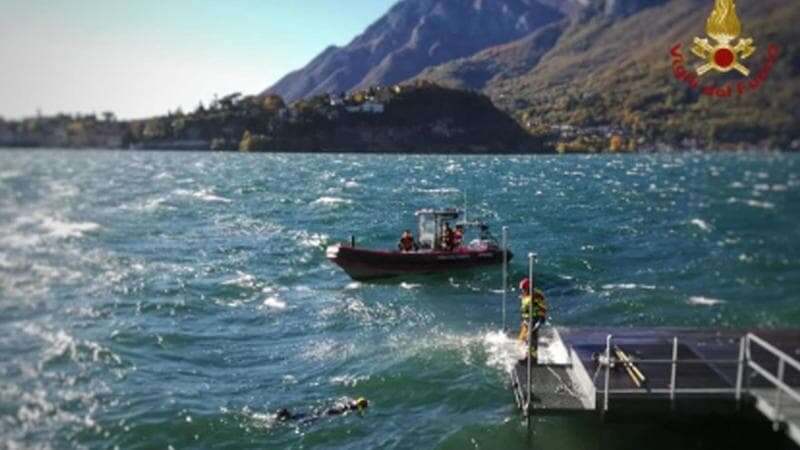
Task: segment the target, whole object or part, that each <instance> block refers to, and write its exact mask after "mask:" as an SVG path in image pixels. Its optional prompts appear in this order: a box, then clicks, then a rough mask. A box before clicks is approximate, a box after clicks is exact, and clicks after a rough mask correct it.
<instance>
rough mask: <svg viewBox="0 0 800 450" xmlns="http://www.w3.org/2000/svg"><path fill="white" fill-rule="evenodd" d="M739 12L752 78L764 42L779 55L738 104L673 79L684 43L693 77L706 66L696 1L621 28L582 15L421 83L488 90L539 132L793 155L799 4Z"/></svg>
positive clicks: (731, 78) (766, 3)
mask: <svg viewBox="0 0 800 450" xmlns="http://www.w3.org/2000/svg"><path fill="white" fill-rule="evenodd" d="M738 3H739V5H738V11H739V16H740V18H741V20H742V23H743V37H753V38H754V39H755V45H756V46H757V47H758V50H757V52H756V53H755V54H754V55H753V56H752V57H751V58H750V59H748V60H747V61H746V62H745V63H746V65H747V66H748V67H749V68H750V69H751V72H752V73H751V77H752V76H754V75H755V73H756V72H758V70H759V69H760V68H761V67H762V66H763V65H764V61H765V58H766V56H767V45H768V43H775V44H777V45H778V46H779V47H780V50H781V54H780V57H779V59H778V61H777V63H776V64H775V66H774V67H773V69H772V72H771V73H770V76H769V79H768V80H767V81H766V83H764V85H763V86H762V87H761V89H759V90H758V91H756V92H747V93H746V94H745V95H743V96H741V97H740V96H737V95H736V94H735V93H734V95H733V96H731V97H730V98H722V99H721V98H711V97H708V96H705V95H701V94H700V92H698V91H693V90H692V89H691V88H690V87H688V86H687V85H685V84H683V83H681V82H679V81H678V80H676V79H675V78H674V76H673V74H672V67H671V64H672V60H671V56H670V54H669V51H670V49H671V48H672V47H673V46H674V45H675V44H677V43H682V44H683V53H684V56H685V57H686V66H687V67H693V66H694V64H695V63H696V62H697V61H698V60H697V59H696V58H695V57H694V56H693V55H691V54H690V51H689V45H690V44H691V42H692V39H693V38H694V37H695V36H700V37H702V36H704V35H705V31H704V30H705V21H706V18H707V17H708V15H709V12H710V9H711V6H712V3H711V2H709V1H699V0H672V1H668V2H666V3H665V4H663V5H660V6H655V7H650V8H646V9H643V10H641V11H639V12H637V13H635V14H633V15H631V16H628V17H622V18H619V17H608V16H604V15H602V14H598V13H597V12H596V11H591V10H585V11H583V12H582V13H581V14H580V15H579V16H576V17H573V18H571V19H569V20H568V21H567V22H566V23H564V22H562V23H558V24H554V25H551V26H549V27H547V28H546V29H543V30H540V31H539V32H537V33H534V34H532V35H531V36H528V37H526V38H524V39H520V40H518V41H515V42H513V43H511V44H506V45H504V46H502V47H496V48H492V49H488V50H484V51H482V52H480V53H478V54H476V55H474V56H472V57H470V58H464V59H460V60H455V61H451V62H449V63H447V64H445V65H442V66H438V67H435V68H431V69H428V70H426V71H425V72H423V73H422V74H421V75H420V78H424V79H427V80H431V81H435V82H438V83H442V84H445V85H452V86H457V87H469V88H473V89H480V90H483V91H484V92H485V93H487V94H488V95H490V97H491V98H492V99H493V100H494V102H495V103H496V104H498V105H499V106H500V107H501V108H503V109H505V110H507V111H509V112H512V113H513V114H515V116H516V117H517V118H518V119H519V120H520V121H522V122H523V123H524V124H525V125H526V126H528V127H529V128H530V129H531V130H532V131H534V132H537V133H543V134H547V133H553V129H554V127H560V128H564V127H563V126H564V125H568V126H572V127H574V128H575V129H583V128H586V129H593V128H600V129H609V127H610V129H619V130H621V131H620V132H621V133H623V134H625V135H626V137H628V138H630V139H632V140H635V141H637V142H639V143H641V144H645V145H655V144H657V143H659V142H663V143H666V144H671V145H675V143H681V142H685V143H686V144H687V145H696V146H699V147H715V148H716V147H725V146H726V145H731V144H736V145H740V144H744V145H746V146H747V145H750V146H754V145H756V146H759V147H777V148H790V147H791V146H792V143H793V141H794V144H795V145H797V142H796V140H797V139H798V137H800V132H798V130H797V124H798V123H800V104H798V102H797V99H798V98H800V44H798V43H799V42H800V27H798V23H800V2H797V1H787V0H759V1H758V2H754V1H748V2H744V1H739V2H738ZM742 79H743V78H742V76H741V75H738V74H735V75H733V74H724V75H723V74H713V73H712V74H707V75H706V76H705V77H703V78H702V79H701V82H702V84H703V85H705V84H714V85H717V86H721V85H724V84H726V83H731V82H734V83H735V82H736V81H740V80H742ZM604 127H605V128H604ZM566 128H569V127H566ZM571 138H572V137H571V136H569V135H568V136H560V135H559V132H556V133H555V136H554V139H556V140H558V139H562V140H563V139H571Z"/></svg>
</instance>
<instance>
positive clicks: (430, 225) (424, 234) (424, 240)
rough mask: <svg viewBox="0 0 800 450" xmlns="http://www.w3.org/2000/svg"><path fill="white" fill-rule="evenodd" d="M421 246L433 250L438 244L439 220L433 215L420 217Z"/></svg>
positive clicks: (421, 215)
mask: <svg viewBox="0 0 800 450" xmlns="http://www.w3.org/2000/svg"><path fill="white" fill-rule="evenodd" d="M418 220H419V238H418V240H419V244H420V246H421V247H422V248H433V247H434V245H433V244H434V242H436V230H437V224H436V222H437V220H436V218H435V216H434V215H433V214H420V215H419V219H418Z"/></svg>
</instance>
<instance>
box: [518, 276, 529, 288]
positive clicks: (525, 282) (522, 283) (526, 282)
mask: <svg viewBox="0 0 800 450" xmlns="http://www.w3.org/2000/svg"><path fill="white" fill-rule="evenodd" d="M519 289H520V290H522V291H530V290H531V280H530V279H528V278H523V279H522V281H520V282H519Z"/></svg>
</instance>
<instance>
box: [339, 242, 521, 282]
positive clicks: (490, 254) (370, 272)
mask: <svg viewBox="0 0 800 450" xmlns="http://www.w3.org/2000/svg"><path fill="white" fill-rule="evenodd" d="M327 256H328V259H330V260H331V261H332V262H333V263H334V264H336V265H337V266H339V267H341V268H342V269H344V271H345V272H347V274H348V275H350V277H351V278H353V279H354V280H369V279H375V278H389V277H396V276H401V275H418V274H431V273H442V272H449V271H452V270H463V269H472V268H475V267H483V266H491V265H496V264H502V263H503V251H502V250H501V249H499V248H494V247H492V248H486V249H472V248H463V249H458V250H455V251H453V252H443V251H420V252H413V253H401V252H391V251H379V250H368V249H361V248H353V247H346V246H334V247H331V248H329V249H328V255H327ZM512 257H513V254H512V253H511V252H510V251H509V252H508V259H509V260H511V258H512Z"/></svg>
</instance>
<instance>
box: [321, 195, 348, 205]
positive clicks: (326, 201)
mask: <svg viewBox="0 0 800 450" xmlns="http://www.w3.org/2000/svg"><path fill="white" fill-rule="evenodd" d="M351 203H353V201H352V200H348V199H346V198H341V197H327V196H325V197H320V198H318V199H316V200H314V201H313V202H311V204H312V205H349V204H351Z"/></svg>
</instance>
